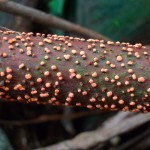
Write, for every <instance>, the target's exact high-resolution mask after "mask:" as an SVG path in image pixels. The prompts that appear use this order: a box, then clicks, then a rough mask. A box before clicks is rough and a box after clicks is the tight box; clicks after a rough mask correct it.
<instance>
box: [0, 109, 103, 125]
mask: <svg viewBox="0 0 150 150" xmlns="http://www.w3.org/2000/svg"><path fill="white" fill-rule="evenodd" d="M100 113H101V112H100V111H84V112H78V113H73V114H70V115H69V116H68V119H71V120H73V119H76V118H80V117H86V116H90V115H95V114H100ZM61 119H63V114H56V115H41V116H39V117H37V118H33V119H28V120H2V119H0V124H1V125H2V124H3V125H7V124H8V125H12V126H26V125H34V124H39V123H44V122H48V121H58V120H61Z"/></svg>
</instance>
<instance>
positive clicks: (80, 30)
mask: <svg viewBox="0 0 150 150" xmlns="http://www.w3.org/2000/svg"><path fill="white" fill-rule="evenodd" d="M0 10H2V11H4V12H7V13H11V14H14V15H18V16H22V17H25V18H27V19H30V20H32V21H34V22H37V23H39V24H42V25H46V26H50V27H54V28H58V29H62V30H64V31H68V32H70V33H74V34H78V35H81V36H83V37H85V38H97V39H104V40H108V38H107V37H105V36H103V35H101V34H98V33H96V32H94V31H92V30H89V29H87V28H84V27H81V26H79V25H77V24H73V23H71V22H69V21H66V20H64V19H61V18H58V17H55V16H52V15H50V14H46V13H44V12H42V11H39V10H36V9H33V8H30V7H28V6H23V5H21V4H18V3H15V2H13V1H3V0H2V1H0Z"/></svg>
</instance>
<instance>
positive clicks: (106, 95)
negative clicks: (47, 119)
mask: <svg viewBox="0 0 150 150" xmlns="http://www.w3.org/2000/svg"><path fill="white" fill-rule="evenodd" d="M0 53H1V54H0V60H1V62H0V65H1V66H0V98H2V99H4V100H6V101H16V100H17V101H20V102H27V103H29V102H36V103H38V104H39V103H44V104H45V103H50V104H53V105H70V106H83V107H87V108H90V109H93V108H97V109H101V110H104V109H105V110H116V109H119V110H123V111H126V110H131V111H142V112H147V111H150V102H149V101H150V77H149V73H150V68H149V64H150V60H149V54H148V53H149V51H148V49H147V48H145V47H144V46H142V45H141V44H135V45H131V44H129V43H120V42H111V41H108V42H106V41H103V40H94V39H88V40H85V39H80V38H73V37H67V36H66V37H64V36H57V35H47V36H45V35H44V34H36V36H33V33H18V32H14V31H2V30H1V32H0Z"/></svg>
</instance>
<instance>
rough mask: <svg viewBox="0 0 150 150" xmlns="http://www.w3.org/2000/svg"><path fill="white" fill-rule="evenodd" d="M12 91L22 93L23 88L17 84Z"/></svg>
mask: <svg viewBox="0 0 150 150" xmlns="http://www.w3.org/2000/svg"><path fill="white" fill-rule="evenodd" d="M14 90H20V91H24V90H25V88H24V87H23V86H22V85H21V84H17V85H15V86H14Z"/></svg>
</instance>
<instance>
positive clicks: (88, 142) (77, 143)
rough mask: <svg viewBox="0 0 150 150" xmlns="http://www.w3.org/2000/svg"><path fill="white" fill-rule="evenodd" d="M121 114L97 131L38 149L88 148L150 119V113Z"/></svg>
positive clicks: (68, 149) (67, 149)
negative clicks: (123, 115) (117, 121)
mask: <svg viewBox="0 0 150 150" xmlns="http://www.w3.org/2000/svg"><path fill="white" fill-rule="evenodd" d="M120 114H122V113H119V114H118V115H116V116H115V117H114V118H111V119H110V120H109V126H107V125H106V126H105V125H104V126H102V127H101V128H99V129H97V130H95V131H90V132H85V133H81V134H79V135H77V136H76V137H75V138H73V139H71V140H66V141H63V142H60V143H58V144H54V145H52V146H48V147H45V148H39V149H37V150H56V149H65V150H70V149H82V150H86V149H88V148H90V147H93V146H95V145H97V144H99V143H104V142H106V141H107V140H109V139H110V138H112V137H114V136H116V135H120V134H122V133H125V132H129V131H131V130H132V129H134V128H136V127H138V126H140V125H142V124H144V123H146V122H149V121H150V114H134V115H131V116H130V114H129V113H126V116H128V115H129V116H128V117H127V118H124V117H123V118H122V117H121V118H119V115H120ZM116 119H117V120H119V123H118V124H117V125H116V123H114V122H115V120H116ZM107 123H108V122H107V121H106V123H104V124H107Z"/></svg>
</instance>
